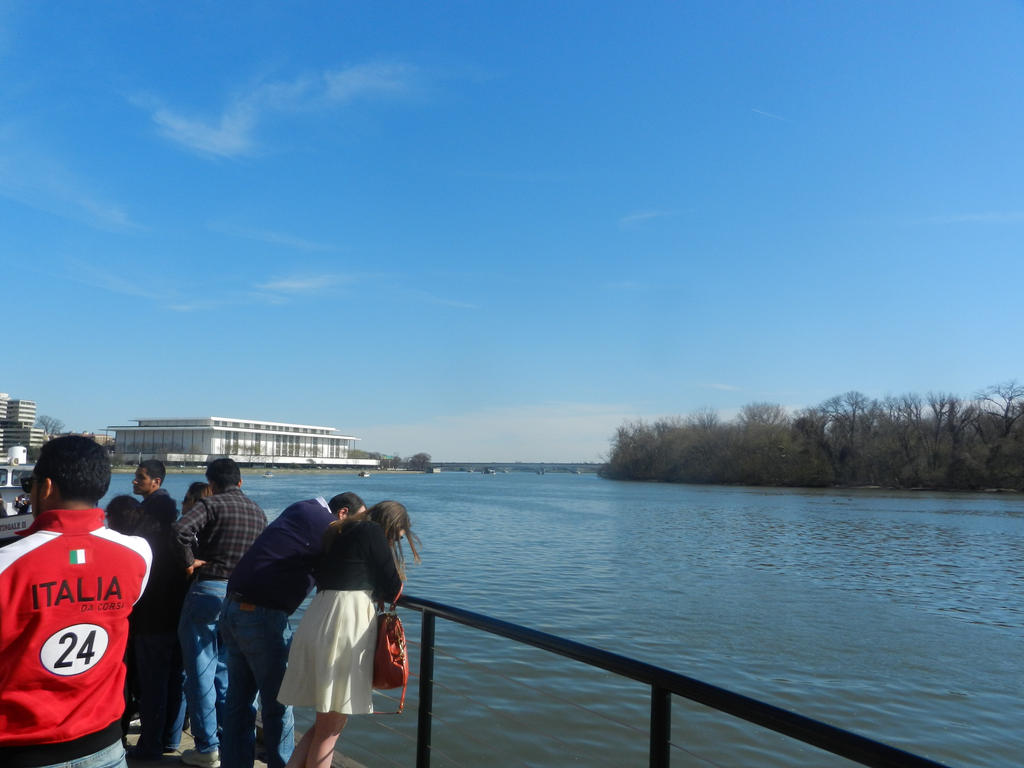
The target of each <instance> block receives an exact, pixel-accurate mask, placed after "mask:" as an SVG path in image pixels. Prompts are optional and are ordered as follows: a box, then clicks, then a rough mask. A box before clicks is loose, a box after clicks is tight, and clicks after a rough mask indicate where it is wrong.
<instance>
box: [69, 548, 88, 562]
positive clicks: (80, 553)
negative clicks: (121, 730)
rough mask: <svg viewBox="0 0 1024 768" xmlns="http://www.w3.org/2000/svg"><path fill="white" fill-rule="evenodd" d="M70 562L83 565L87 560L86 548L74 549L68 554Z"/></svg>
mask: <svg viewBox="0 0 1024 768" xmlns="http://www.w3.org/2000/svg"><path fill="white" fill-rule="evenodd" d="M68 562H70V563H71V565H81V564H82V563H84V562H85V550H84V549H72V550H71V552H70V554H69V555H68Z"/></svg>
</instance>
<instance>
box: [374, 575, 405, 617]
mask: <svg viewBox="0 0 1024 768" xmlns="http://www.w3.org/2000/svg"><path fill="white" fill-rule="evenodd" d="M403 589H405V582H402V584H401V586H399V587H398V594H397V595H395V598H394V599H393V600H392V601H391V607H390V608H388V613H394V612H395V606H396V605H397V604H398V598H400V597H401V596H402V590H403ZM377 613H384V601H383V600H378V601H377Z"/></svg>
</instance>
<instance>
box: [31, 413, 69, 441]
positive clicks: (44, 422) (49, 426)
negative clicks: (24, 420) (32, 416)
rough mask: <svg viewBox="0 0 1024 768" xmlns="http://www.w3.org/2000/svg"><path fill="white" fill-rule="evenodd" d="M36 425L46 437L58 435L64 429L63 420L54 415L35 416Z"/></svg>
mask: <svg viewBox="0 0 1024 768" xmlns="http://www.w3.org/2000/svg"><path fill="white" fill-rule="evenodd" d="M36 426H37V427H39V428H40V429H41V430H43V432H45V433H46V436H47V437H48V438H50V437H53V436H54V435H59V434H60V433H61V432H63V431H64V422H63V421H61V420H60V419H58V418H57V417H55V416H46V415H40V416H37V417H36Z"/></svg>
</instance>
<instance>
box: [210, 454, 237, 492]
mask: <svg viewBox="0 0 1024 768" xmlns="http://www.w3.org/2000/svg"><path fill="white" fill-rule="evenodd" d="M206 479H207V480H208V481H209V482H210V486H211V487H212V489H213V490H214V491H226V490H227V489H228V488H234V487H236V486H237V485H238V484H239V483H240V482H242V472H241V470H239V469H238V465H237V464H236V463H235V462H234V460H233V459H226V458H225V459H214V460H213V461H211V462H210V463H209V464H207V465H206Z"/></svg>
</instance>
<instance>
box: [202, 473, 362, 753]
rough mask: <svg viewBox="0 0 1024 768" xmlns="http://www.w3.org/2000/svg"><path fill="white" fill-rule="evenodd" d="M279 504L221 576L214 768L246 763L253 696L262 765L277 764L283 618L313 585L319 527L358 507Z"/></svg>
mask: <svg viewBox="0 0 1024 768" xmlns="http://www.w3.org/2000/svg"><path fill="white" fill-rule="evenodd" d="M337 500H340V504H341V506H337V507H336V509H331V508H330V504H329V503H328V502H325V501H324V500H323V499H321V498H316V499H309V500H307V501H297V502H295V503H294V504H292V505H291V506H289V507H287V508H286V509H285V510H284V511H283V512H282V513H281V514H280V515H279V516H278V517H277V519H276V520H274V521H273V522H272V523H271V524H270V525H268V526H267V527H266V529H265V530H264V531H263V533H261V534H260V535H259V538H257V539H256V541H255V542H254V543H253V545H252V546H251V547H249V551H248V552H246V553H245V554H244V555H243V556H242V559H241V560H239V561H238V565H236V566H235V570H234V571H233V572H232V574H231V578H230V579H228V599H227V602H226V603H225V604H224V609H223V612H222V613H221V618H220V631H221V637H222V638H223V639H224V645H225V647H226V648H227V664H228V694H227V706H226V708H225V711H224V733H223V735H222V737H221V760H222V762H221V766H222V768H252V766H253V757H254V752H255V750H254V747H255V721H256V694H257V693H259V696H260V702H261V703H262V706H263V716H262V722H263V743H264V744H265V745H266V747H267V765H268V766H269V768H283V766H284V764H285V762H286V761H287V760H288V758H289V756H290V755H291V753H292V749H293V747H294V743H295V742H294V719H293V716H292V708H291V707H286V706H284V705H282V704H280V703H279V702H278V701H277V692H278V689H279V688H280V687H281V678H283V677H284V671H285V667H286V666H287V662H288V647H289V645H290V643H291V637H292V630H291V626H290V625H289V623H288V617H289V616H291V614H293V613H294V612H295V609H296V608H298V607H299V605H300V604H301V603H302V601H303V600H304V599H305V597H306V595H307V594H309V591H310V590H311V589H312V588H313V568H314V567H315V566H316V563H317V560H318V559H319V557H320V553H321V549H320V547H321V544H322V542H323V537H324V533H325V532H326V531H327V527H328V526H329V525H330V524H331V523H332V522H334V521H335V520H337V519H338V517H339V516H341V517H344V516H345V515H347V514H348V513H349V511H350V510H351V512H352V513H353V514H356V513H358V512H363V511H365V509H366V507H365V505H364V504H363V500H362V499H360V498H359V497H358V496H357V495H356V494H354V493H344V494H339V495H337V496H335V497H334V498H333V499H331V502H335V501H337Z"/></svg>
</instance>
